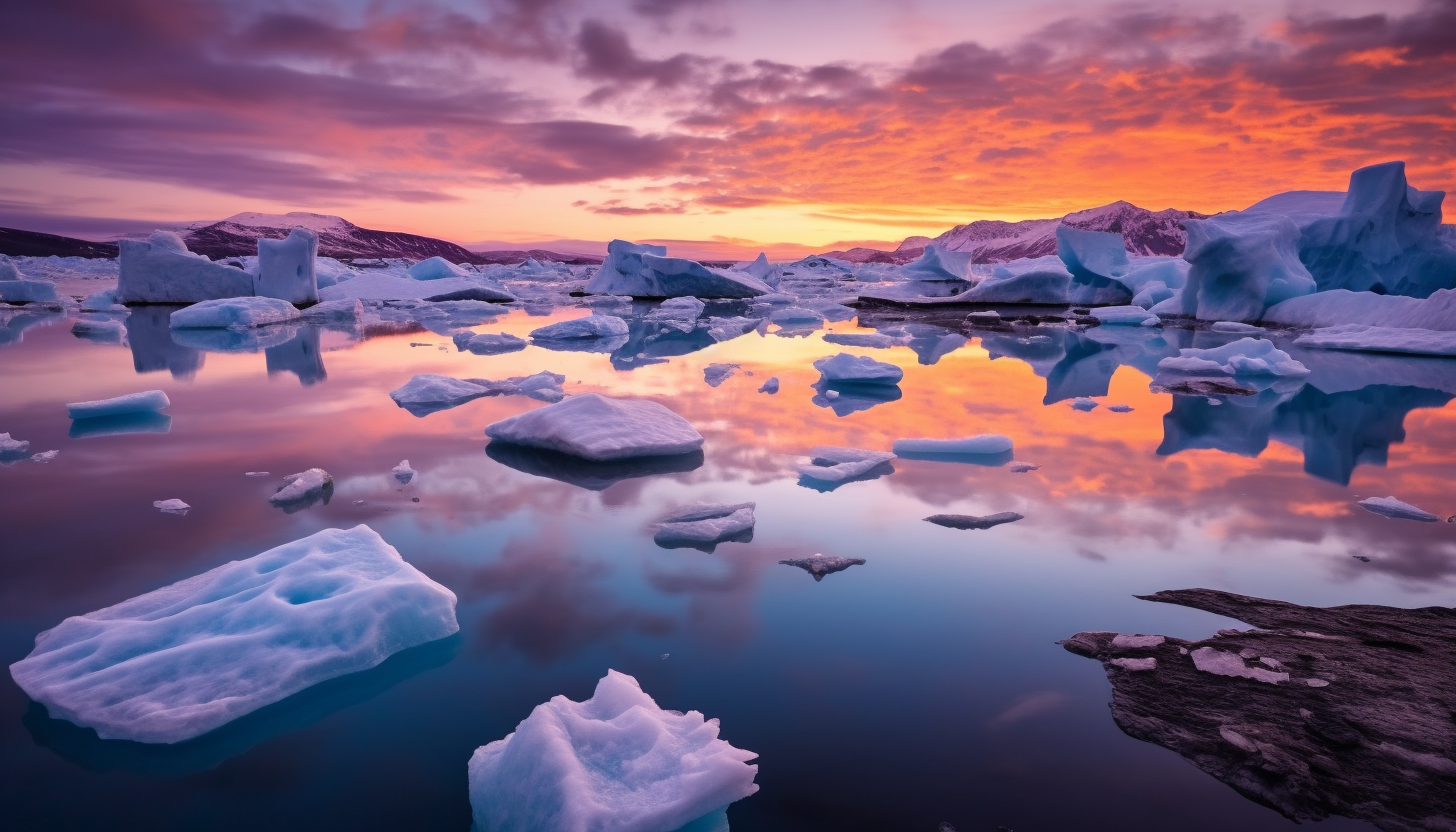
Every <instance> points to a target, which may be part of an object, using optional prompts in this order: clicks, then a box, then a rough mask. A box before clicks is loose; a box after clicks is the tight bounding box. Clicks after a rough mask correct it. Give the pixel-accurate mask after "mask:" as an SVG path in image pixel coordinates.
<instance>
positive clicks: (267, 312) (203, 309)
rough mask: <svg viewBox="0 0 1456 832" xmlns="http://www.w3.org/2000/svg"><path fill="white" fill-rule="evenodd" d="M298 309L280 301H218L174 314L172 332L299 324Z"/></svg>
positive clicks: (198, 304)
mask: <svg viewBox="0 0 1456 832" xmlns="http://www.w3.org/2000/svg"><path fill="white" fill-rule="evenodd" d="M299 317H300V315H299V311H298V309H296V308H295V307H294V306H293V304H291V303H289V302H288V301H285V300H278V299H277V298H271V297H266V298H253V297H248V298H218V299H216V300H205V301H202V302H201V303H194V304H192V305H191V306H189V307H187V308H186V309H178V310H177V311H176V312H173V313H172V318H171V326H172V328H173V329H251V328H252V327H256V326H267V325H269V324H280V323H284V322H286V321H292V320H297V319H298V318H299Z"/></svg>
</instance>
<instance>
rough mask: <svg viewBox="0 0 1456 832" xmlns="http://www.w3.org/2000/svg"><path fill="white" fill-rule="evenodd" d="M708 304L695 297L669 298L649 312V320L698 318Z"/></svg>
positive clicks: (689, 319) (688, 319)
mask: <svg viewBox="0 0 1456 832" xmlns="http://www.w3.org/2000/svg"><path fill="white" fill-rule="evenodd" d="M705 308H707V304H705V303H703V302H702V301H700V300H698V299H697V298H695V297H678V298H668V299H667V300H665V301H663V302H662V303H659V304H658V305H657V308H656V309H654V310H652V311H651V312H649V313H647V320H649V321H653V320H664V319H667V320H687V321H691V320H696V319H697V317H698V316H699V315H701V314H703V310H704V309H705Z"/></svg>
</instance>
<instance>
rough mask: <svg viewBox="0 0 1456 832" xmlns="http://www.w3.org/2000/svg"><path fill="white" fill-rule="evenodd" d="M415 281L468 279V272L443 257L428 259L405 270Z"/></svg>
mask: <svg viewBox="0 0 1456 832" xmlns="http://www.w3.org/2000/svg"><path fill="white" fill-rule="evenodd" d="M405 273H407V274H408V275H409V276H410V277H412V278H414V279H415V280H443V279H445V278H447V277H470V274H471V273H470V272H469V271H466V270H465V269H462V268H461V267H459V266H457V265H455V264H454V263H451V262H450V261H449V260H446V259H445V258H443V257H430V258H428V259H425V260H421V261H420V262H418V263H416V264H414V265H413V266H410V267H409V268H408V269H405Z"/></svg>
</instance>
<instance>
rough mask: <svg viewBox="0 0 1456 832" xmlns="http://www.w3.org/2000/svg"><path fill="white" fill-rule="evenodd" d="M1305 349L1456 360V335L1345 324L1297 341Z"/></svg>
mask: <svg viewBox="0 0 1456 832" xmlns="http://www.w3.org/2000/svg"><path fill="white" fill-rule="evenodd" d="M1294 343H1296V344H1298V345H1299V346H1301V347H1318V348H1320V349H1326V350H1359V351H1363V352H1394V353H1405V354H1407V355H1440V356H1448V357H1456V332H1449V331H1440V330H1434V329H1406V328H1403V327H1391V326H1365V325H1363V324H1345V325H1343V326H1328V327H1322V328H1320V329H1316V330H1315V331H1314V332H1310V333H1308V334H1305V335H1301V336H1299V337H1298V338H1296V339H1295V340H1294Z"/></svg>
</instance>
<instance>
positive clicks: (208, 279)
mask: <svg viewBox="0 0 1456 832" xmlns="http://www.w3.org/2000/svg"><path fill="white" fill-rule="evenodd" d="M118 245H119V246H120V247H121V252H120V260H121V271H120V276H119V277H118V278H117V283H116V299H117V301H118V302H119V303H196V302H198V301H203V300H213V299H215V298H238V297H247V296H249V295H252V294H253V276H252V275H250V274H248V273H247V272H245V271H243V270H242V269H239V268H235V267H233V266H225V265H223V264H221V263H214V262H212V261H211V260H209V259H207V258H206V257H203V256H202V255H200V254H193V253H192V252H190V251H188V250H187V244H186V243H184V242H182V238H181V237H180V236H178V235H177V234H176V233H175V232H172V231H161V230H158V231H154V232H152V236H151V237H150V238H148V240H147V241H146V242H139V241H136V240H122V241H120V242H119V243H118Z"/></svg>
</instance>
